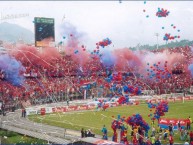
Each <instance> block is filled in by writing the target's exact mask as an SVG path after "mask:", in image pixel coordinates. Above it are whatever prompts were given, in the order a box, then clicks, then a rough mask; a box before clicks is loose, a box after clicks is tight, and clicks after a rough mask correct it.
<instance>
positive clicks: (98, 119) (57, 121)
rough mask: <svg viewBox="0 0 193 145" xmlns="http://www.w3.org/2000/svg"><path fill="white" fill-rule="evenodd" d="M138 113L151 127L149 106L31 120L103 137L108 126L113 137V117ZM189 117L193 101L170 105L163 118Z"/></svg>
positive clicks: (35, 116)
mask: <svg viewBox="0 0 193 145" xmlns="http://www.w3.org/2000/svg"><path fill="white" fill-rule="evenodd" d="M136 113H139V114H140V115H142V117H143V119H144V120H145V121H146V122H147V123H148V124H149V125H150V123H151V119H150V118H149V117H148V114H153V111H150V109H149V108H148V105H147V104H140V105H137V106H135V105H133V106H119V107H113V108H108V109H107V110H106V111H84V112H69V113H55V114H48V115H45V116H40V115H33V116H29V118H30V120H33V121H35V122H42V123H45V124H50V125H53V126H59V127H63V128H68V129H74V130H79V131H80V130H81V128H84V129H92V130H93V132H94V133H95V134H99V135H102V133H101V129H102V127H103V125H106V127H107V129H108V136H112V133H113V132H112V129H111V122H112V116H115V118H117V115H121V117H123V116H125V117H126V118H127V117H128V116H131V115H133V114H136ZM189 116H191V117H192V118H193V101H189V102H188V101H186V102H185V103H182V102H175V103H169V112H167V113H166V115H165V116H164V117H162V118H176V119H178V118H179V119H186V118H188V117H189ZM156 124H157V121H156ZM192 127H193V125H192ZM130 131H131V129H130V127H129V126H128V135H130ZM150 133H151V129H150V131H149V135H150ZM175 141H176V142H181V141H180V140H179V133H178V134H176V135H175Z"/></svg>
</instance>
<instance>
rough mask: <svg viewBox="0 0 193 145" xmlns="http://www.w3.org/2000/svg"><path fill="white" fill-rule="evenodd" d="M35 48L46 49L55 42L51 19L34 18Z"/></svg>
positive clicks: (52, 20)
mask: <svg viewBox="0 0 193 145" xmlns="http://www.w3.org/2000/svg"><path fill="white" fill-rule="evenodd" d="M34 27H35V46H36V47H47V46H50V44H53V43H54V42H55V29H54V19H53V18H43V17H35V18H34Z"/></svg>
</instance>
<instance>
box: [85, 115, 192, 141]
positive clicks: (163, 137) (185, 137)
mask: <svg viewBox="0 0 193 145" xmlns="http://www.w3.org/2000/svg"><path fill="white" fill-rule="evenodd" d="M192 123H193V122H192V119H191V118H190V116H189V118H187V123H186V126H181V123H180V122H178V125H177V126H178V128H177V130H174V126H173V124H170V125H169V126H168V127H167V128H165V129H163V128H161V127H160V126H159V125H157V127H156V123H155V122H154V121H152V123H151V132H150V133H151V135H149V134H148V132H147V131H145V129H144V128H143V127H141V126H140V125H133V126H132V128H131V134H130V137H129V135H128V128H125V129H124V130H122V127H121V128H120V132H118V133H120V143H123V144H130V143H132V144H133V145H138V144H140V145H161V144H168V143H169V144H170V145H173V144H174V143H175V139H174V136H179V137H180V141H182V142H185V143H184V145H193V131H192V130H191V124H192ZM101 131H102V133H103V137H102V138H103V139H104V140H108V130H107V128H106V127H105V125H104V126H103V128H102V130H101ZM118 133H116V136H113V139H112V140H113V141H115V142H119V141H118V135H117V134H118ZM82 137H85V136H82Z"/></svg>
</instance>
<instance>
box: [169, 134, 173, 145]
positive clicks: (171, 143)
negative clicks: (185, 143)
mask: <svg viewBox="0 0 193 145" xmlns="http://www.w3.org/2000/svg"><path fill="white" fill-rule="evenodd" d="M169 143H170V145H173V143H174V138H173V136H172V134H170V135H169Z"/></svg>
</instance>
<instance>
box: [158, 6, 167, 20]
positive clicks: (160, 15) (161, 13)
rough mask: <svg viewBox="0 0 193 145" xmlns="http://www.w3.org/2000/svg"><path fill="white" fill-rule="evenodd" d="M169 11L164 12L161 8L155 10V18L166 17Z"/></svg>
mask: <svg viewBox="0 0 193 145" xmlns="http://www.w3.org/2000/svg"><path fill="white" fill-rule="evenodd" d="M169 13H170V12H169V11H168V10H164V9H163V8H162V9H160V8H158V10H157V12H156V16H157V17H159V18H160V17H167V16H168V15H169Z"/></svg>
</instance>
